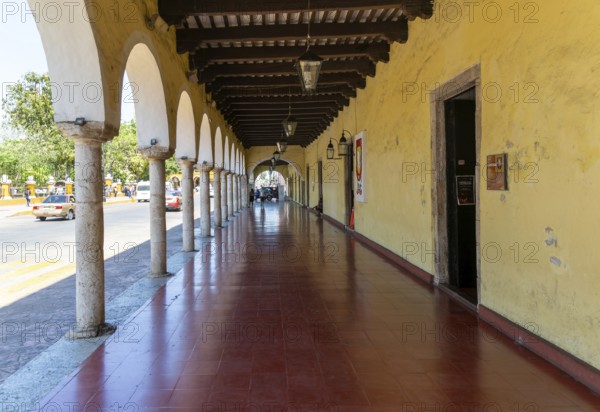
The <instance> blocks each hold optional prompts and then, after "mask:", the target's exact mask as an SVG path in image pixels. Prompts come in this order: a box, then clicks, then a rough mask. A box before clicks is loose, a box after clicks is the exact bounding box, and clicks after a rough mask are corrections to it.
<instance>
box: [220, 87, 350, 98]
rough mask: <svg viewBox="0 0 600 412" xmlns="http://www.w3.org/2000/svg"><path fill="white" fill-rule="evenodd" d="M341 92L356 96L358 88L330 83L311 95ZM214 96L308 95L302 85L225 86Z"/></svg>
mask: <svg viewBox="0 0 600 412" xmlns="http://www.w3.org/2000/svg"><path fill="white" fill-rule="evenodd" d="M334 94H340V95H343V96H345V97H356V89H353V88H352V87H350V86H349V85H347V84H330V85H327V86H324V85H321V86H317V91H316V92H314V93H311V96H318V95H334ZM211 95H212V98H213V99H214V100H216V101H223V100H225V99H227V98H234V97H282V96H285V97H286V99H290V98H291V99H292V100H295V99H297V98H298V97H302V96H306V93H305V92H303V90H302V88H301V87H300V85H295V86H288V87H286V86H279V87H259V88H255V89H248V88H237V89H230V88H223V89H221V90H219V91H218V92H216V93H212V94H211Z"/></svg>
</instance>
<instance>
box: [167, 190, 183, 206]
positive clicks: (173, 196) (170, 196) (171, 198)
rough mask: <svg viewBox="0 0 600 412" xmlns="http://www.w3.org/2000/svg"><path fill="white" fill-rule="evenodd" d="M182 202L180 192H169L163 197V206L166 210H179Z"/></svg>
mask: <svg viewBox="0 0 600 412" xmlns="http://www.w3.org/2000/svg"><path fill="white" fill-rule="evenodd" d="M182 204H183V202H182V201H181V192H178V191H176V190H174V191H169V192H167V193H166V195H165V206H166V208H167V210H177V211H179V210H181V205H182Z"/></svg>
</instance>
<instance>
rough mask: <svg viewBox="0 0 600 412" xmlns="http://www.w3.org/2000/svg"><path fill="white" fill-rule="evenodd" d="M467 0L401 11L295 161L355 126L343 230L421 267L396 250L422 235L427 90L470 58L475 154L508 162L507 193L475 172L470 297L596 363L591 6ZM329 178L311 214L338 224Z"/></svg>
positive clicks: (426, 258) (427, 219) (599, 90)
mask: <svg viewBox="0 0 600 412" xmlns="http://www.w3.org/2000/svg"><path fill="white" fill-rule="evenodd" d="M477 4H478V6H475V7H474V9H473V13H472V14H470V13H469V10H468V9H467V7H466V6H464V3H456V2H449V1H437V2H436V7H435V10H436V11H435V13H436V14H435V15H434V16H433V17H432V18H431V19H430V20H427V21H420V20H416V21H414V22H411V23H410V32H409V41H408V43H407V44H404V45H399V44H394V45H393V46H392V50H391V53H390V57H391V60H390V62H389V63H388V64H382V63H380V64H378V65H377V75H376V77H375V78H369V79H368V80H367V87H366V89H364V90H359V91H358V95H357V98H356V99H352V100H351V104H350V107H347V108H345V110H344V112H343V113H341V114H340V116H339V117H338V118H337V119H336V121H335V123H333V124H332V125H331V126H330V128H329V129H328V130H327V131H326V132H324V133H323V135H321V137H320V138H319V140H318V141H316V142H313V144H311V145H310V146H309V147H308V148H307V149H306V162H307V163H308V164H310V165H311V166H312V165H314V164H316V162H317V160H318V158H319V157H320V156H321V157H323V158H325V157H326V152H325V149H326V146H327V143H328V139H329V137H334V138H336V139H337V138H338V137H339V136H340V135H341V130H342V128H344V129H349V130H351V131H352V132H358V131H361V130H366V132H367V146H366V156H367V160H366V165H365V167H366V190H367V202H366V203H357V204H356V205H355V223H356V230H357V231H358V232H360V233H361V234H363V235H365V236H367V237H368V238H370V239H372V240H374V241H376V242H378V243H379V244H381V245H383V246H385V247H387V248H389V249H391V250H392V251H394V252H395V253H397V254H399V255H401V256H404V257H405V258H406V259H407V260H408V261H410V262H411V263H413V264H415V265H416V266H418V267H420V268H422V269H424V270H426V271H428V272H430V273H432V274H433V273H434V271H435V269H434V262H433V258H432V256H431V255H428V254H425V255H421V254H420V253H418V254H415V255H408V256H406V253H405V250H406V249H405V248H406V245H408V244H414V243H416V244H419V245H420V246H419V247H420V248H422V249H426V248H427V249H433V245H434V236H435V235H434V230H433V224H434V216H433V210H432V209H433V208H432V200H431V199H432V180H433V179H435V174H430V173H428V172H427V171H430V170H432V169H434V167H433V166H432V150H431V142H432V136H431V129H430V126H431V125H430V121H431V108H430V96H429V95H428V94H427V91H428V90H433V89H434V88H435V87H436V86H437V85H438V84H442V83H444V82H447V81H449V80H450V79H452V78H454V77H455V76H456V75H458V74H460V73H461V72H463V71H465V70H466V69H467V68H469V67H471V66H473V65H475V64H480V65H481V85H482V106H481V113H482V118H481V126H482V140H481V155H480V158H479V162H480V164H485V156H486V155H488V154H494V153H502V152H506V153H508V159H509V164H510V165H514V164H516V163H517V162H518V163H520V165H521V166H520V167H517V168H516V169H513V170H512V171H511V172H510V175H509V180H510V182H509V190H508V191H505V192H498V191H488V190H487V189H486V186H485V185H486V182H485V180H483V179H482V180H481V181H480V186H479V191H480V243H481V245H480V249H481V253H482V257H481V262H480V265H481V269H480V276H481V290H480V292H481V295H480V303H481V304H483V305H485V306H486V307H488V308H490V309H492V310H494V311H496V312H498V313H500V314H501V315H503V316H505V317H507V318H509V319H511V320H512V321H514V322H516V323H518V324H520V325H523V326H526V327H528V328H529V329H530V330H532V331H533V332H534V333H536V334H538V335H539V336H541V337H543V338H545V339H547V340H549V341H551V342H552V343H554V344H556V345H557V346H559V347H561V348H563V349H566V350H567V351H569V352H571V353H573V354H574V355H575V356H578V357H579V358H581V359H583V360H584V361H586V362H588V363H590V364H591V365H593V366H595V367H596V368H600V352H598V347H599V346H600V340H599V338H598V336H599V335H598V331H599V330H600V311H599V310H598V309H599V304H598V302H600V276H599V275H598V274H597V272H598V270H597V268H598V267H599V266H600V255H599V254H598V253H595V250H594V248H595V245H596V243H597V237H596V234H597V233H600V219H598V216H597V211H596V210H597V207H596V205H597V204H598V203H599V202H600V191H598V190H597V184H598V182H599V181H600V161H599V160H600V139H599V134H600V42H599V41H598V39H600V25H599V24H598V22H599V21H600V7H598V4H597V1H595V0H583V1H580V2H571V3H564V2H559V1H557V0H552V1H547V2H543V3H539V2H526V3H515V2H513V1H510V2H509V1H501V2H481V3H477ZM456 5H459V7H461V12H462V14H461V15H460V16H459V15H457V14H456V11H457V10H458V9H457V8H456ZM515 7H516V8H515ZM517 9H518V10H519V13H518V15H517V14H516V11H517ZM498 10H500V11H501V13H502V14H501V16H500V17H499V18H497V15H496V11H498ZM415 91H416V93H415ZM497 91H500V92H501V96H500V97H499V98H497V96H496V92H497ZM317 146H318V148H317ZM325 162H327V160H325ZM415 168H416V171H417V173H416V174H410V173H408V172H409V171H411V172H412V171H414V170H415ZM315 171H316V170H315ZM423 172H424V173H423ZM312 173H313V172H312V170H311V174H312ZM315 179H316V173H315V174H312V175H311V176H310V178H309V184H310V185H311V187H312V183H311V182H312V181H313V180H315ZM342 182H343V178H342V179H340V181H339V183H329V184H327V185H326V186H325V188H324V190H325V195H324V196H325V198H324V211H325V213H326V214H328V215H330V216H332V217H334V218H335V219H337V220H339V221H343V216H344V203H343V186H342ZM314 188H315V191H313V192H312V193H311V199H310V203H309V205H310V206H314V205H315V204H316V201H317V200H316V189H317V185H314ZM496 250H500V251H501V253H502V255H501V256H500V258H499V259H496V257H495V255H494V254H493V253H492V252H494V251H496ZM517 251H518V253H517ZM436 275H437V274H436Z"/></svg>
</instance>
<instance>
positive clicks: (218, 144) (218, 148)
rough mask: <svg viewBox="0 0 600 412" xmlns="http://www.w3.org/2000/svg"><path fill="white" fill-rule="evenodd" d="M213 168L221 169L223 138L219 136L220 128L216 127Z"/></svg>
mask: <svg viewBox="0 0 600 412" xmlns="http://www.w3.org/2000/svg"><path fill="white" fill-rule="evenodd" d="M215 167H218V168H223V167H224V162H223V136H222V135H221V128H220V127H217V131H216V132H215Z"/></svg>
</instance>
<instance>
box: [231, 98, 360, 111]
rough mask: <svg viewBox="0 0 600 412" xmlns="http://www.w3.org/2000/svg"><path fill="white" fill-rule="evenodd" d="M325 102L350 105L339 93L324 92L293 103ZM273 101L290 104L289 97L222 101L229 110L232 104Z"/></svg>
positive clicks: (294, 100) (260, 103)
mask: <svg viewBox="0 0 600 412" xmlns="http://www.w3.org/2000/svg"><path fill="white" fill-rule="evenodd" d="M323 102H335V103H337V105H338V107H341V106H348V105H349V104H350V99H348V98H346V97H344V96H342V95H339V94H323V95H314V96H313V95H307V96H300V97H295V98H294V99H293V102H292V103H312V104H314V103H323ZM273 103H285V104H290V98H289V97H283V96H282V97H236V98H228V99H225V100H222V101H221V102H220V104H221V106H220V109H221V110H227V108H229V107H230V106H231V105H236V106H237V105H256V106H257V107H258V106H259V105H263V104H264V105H270V104H273Z"/></svg>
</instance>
